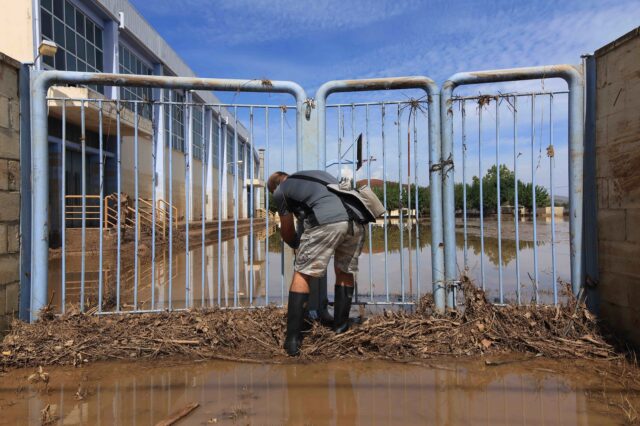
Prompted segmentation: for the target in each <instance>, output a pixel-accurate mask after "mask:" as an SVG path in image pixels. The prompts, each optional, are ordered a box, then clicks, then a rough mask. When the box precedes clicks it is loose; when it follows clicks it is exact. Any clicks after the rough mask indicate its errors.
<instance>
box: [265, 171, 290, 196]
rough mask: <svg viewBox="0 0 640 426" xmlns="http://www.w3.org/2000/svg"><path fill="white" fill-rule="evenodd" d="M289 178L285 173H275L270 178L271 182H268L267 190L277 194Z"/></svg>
mask: <svg viewBox="0 0 640 426" xmlns="http://www.w3.org/2000/svg"><path fill="white" fill-rule="evenodd" d="M288 176H289V175H288V174H286V173H285V172H275V173H274V174H272V175H271V176H269V180H268V181H267V188H268V189H269V192H270V193H272V194H273V193H274V192H276V189H277V188H278V185H280V184H281V183H282V182H284V181H285V179H286V178H287V177H288Z"/></svg>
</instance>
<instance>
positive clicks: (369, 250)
mask: <svg viewBox="0 0 640 426" xmlns="http://www.w3.org/2000/svg"><path fill="white" fill-rule="evenodd" d="M536 224H537V230H536V231H537V235H536V241H537V243H536V244H534V242H533V222H531V221H530V220H524V221H522V222H520V224H519V232H520V243H519V247H518V249H517V250H516V243H515V239H514V235H513V234H514V232H513V228H514V224H513V218H512V217H511V219H509V218H503V223H502V227H501V229H502V232H503V233H502V239H501V240H499V239H498V238H497V233H496V228H497V223H496V221H495V219H491V218H487V219H485V230H484V233H485V236H484V252H483V251H482V239H481V238H480V233H479V232H480V231H479V221H478V220H477V219H469V222H468V226H467V229H468V231H467V238H466V244H465V237H464V232H463V227H462V223H458V226H457V229H456V230H457V234H456V237H457V238H456V245H457V247H456V249H457V254H458V267H459V270H460V271H463V270H464V269H465V259H466V269H467V273H468V275H469V276H470V277H471V278H473V279H474V280H475V281H476V282H477V283H478V285H483V284H484V286H485V288H486V290H487V294H488V296H489V297H490V298H491V299H492V300H495V301H499V300H500V293H499V287H500V279H501V277H502V283H503V295H504V301H505V302H508V301H515V300H516V297H517V296H516V295H517V293H516V291H517V288H518V284H519V286H520V292H521V293H520V294H521V299H522V301H523V302H530V301H533V300H535V293H536V291H535V289H534V285H533V283H534V282H536V279H535V278H536V271H537V283H538V288H537V290H538V291H537V293H538V297H539V302H541V303H551V302H553V282H554V279H553V276H554V269H555V276H556V282H559V281H560V280H564V281H569V278H570V269H569V223H568V221H565V220H564V219H563V218H557V219H556V224H555V226H556V237H555V243H554V244H551V223H550V221H549V220H548V219H538V221H537V223H536ZM404 225H405V226H404V228H403V232H402V233H401V232H400V227H399V226H398V224H397V220H396V222H391V223H390V224H389V225H388V227H387V231H386V248H387V250H386V253H387V254H386V256H385V230H384V227H382V226H375V225H372V226H371V238H370V240H371V244H370V243H369V239H367V241H366V242H365V246H364V250H363V253H362V255H361V256H360V272H359V274H358V277H357V283H358V292H357V294H358V296H357V299H358V300H359V301H375V302H389V301H391V302H398V301H409V300H415V299H416V298H417V297H419V296H420V295H423V294H425V293H429V292H430V291H431V244H430V243H431V230H430V226H429V223H428V222H418V223H417V224H416V223H415V221H413V222H410V223H408V224H407V221H405V224H404ZM263 226H264V225H263ZM253 235H254V237H253V238H250V236H249V235H247V234H246V233H245V235H241V236H239V238H238V239H237V240H234V239H228V240H223V241H222V242H220V243H219V242H218V240H217V239H216V240H213V241H206V243H205V248H204V256H203V250H202V241H201V238H193V237H192V238H191V240H190V247H189V251H187V250H186V249H185V248H184V245H182V246H180V247H178V246H176V247H174V250H173V258H172V260H171V261H170V260H169V256H168V253H167V252H166V250H164V251H163V250H158V253H157V254H156V262H155V265H154V269H153V270H152V268H151V262H150V261H146V262H143V261H141V262H140V263H139V265H138V277H139V279H138V282H139V284H138V289H137V292H136V290H135V289H134V284H133V283H134V276H135V273H134V261H133V256H132V255H131V253H128V254H127V253H125V252H123V255H122V258H121V274H120V307H121V308H122V309H124V310H127V309H130V308H131V307H132V305H133V304H134V302H135V301H136V300H137V302H138V307H139V308H140V309H165V308H168V307H171V308H174V309H175V308H185V307H197V306H213V305H221V306H243V305H250V304H254V305H261V304H265V303H276V304H282V303H283V302H284V301H285V300H286V296H287V287H288V284H289V283H288V280H287V278H286V277H285V275H284V273H283V268H284V265H285V264H287V263H289V262H292V261H293V257H292V255H284V254H283V252H282V246H281V245H282V242H281V240H280V237H279V234H278V233H277V231H276V229H275V228H274V227H271V229H269V232H267V230H266V229H264V228H263V227H262V228H259V227H256V232H255V233H254V234H253ZM267 236H268V239H267ZM401 237H402V241H401ZM499 241H500V242H501V244H500V245H499V244H498V242H499ZM146 249H147V251H148V247H147V248H146ZM552 251H554V252H555V262H553V258H552ZM465 254H466V255H465ZM536 257H537V259H536ZM80 260H81V256H79V255H73V254H71V253H70V254H68V255H67V257H66V275H65V276H66V290H65V291H66V301H67V303H74V304H77V303H79V301H80V292H81V287H82V280H81V274H80V270H81V262H80ZM536 261H537V268H536ZM516 265H519V270H520V274H519V278H517V275H516ZM332 269H333V266H332V265H331V264H330V265H329V271H332ZM85 271H86V272H85V282H84V286H85V297H86V301H87V303H89V304H90V303H94V304H95V301H96V300H97V298H98V278H99V276H100V274H102V279H103V283H104V288H103V301H104V300H110V303H111V304H110V307H109V309H113V308H114V307H115V306H114V305H115V303H116V301H117V287H118V285H117V279H116V277H117V273H116V271H117V264H116V256H115V253H114V252H110V253H107V252H106V251H105V260H104V261H103V265H102V268H100V265H99V262H98V256H97V253H96V252H92V253H89V254H88V255H87V256H86V257H85ZM332 275H333V273H332V272H330V273H329V277H330V278H329V283H331V281H332ZM50 282H51V283H52V285H50V289H49V290H50V293H51V296H53V297H54V299H53V300H54V304H55V305H56V306H60V297H61V294H62V288H61V267H60V259H52V260H51V261H50ZM332 289H333V286H332V285H329V293H331V291H332ZM136 293H137V294H136ZM105 303H106V302H105Z"/></svg>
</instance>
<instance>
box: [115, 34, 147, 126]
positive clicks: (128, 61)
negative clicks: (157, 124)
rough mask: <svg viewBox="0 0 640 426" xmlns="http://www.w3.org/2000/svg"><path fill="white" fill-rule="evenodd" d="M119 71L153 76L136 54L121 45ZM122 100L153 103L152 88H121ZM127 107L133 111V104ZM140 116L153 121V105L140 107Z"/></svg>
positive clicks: (127, 104) (144, 104) (145, 104)
mask: <svg viewBox="0 0 640 426" xmlns="http://www.w3.org/2000/svg"><path fill="white" fill-rule="evenodd" d="M118 57H119V59H118V62H119V70H120V74H143V75H151V74H153V71H152V69H151V67H150V66H148V65H147V64H145V63H144V62H143V61H142V59H140V58H139V57H138V56H137V55H136V54H134V53H133V52H132V51H131V50H129V49H127V48H126V47H124V46H122V45H120V48H119V55H118ZM120 99H122V100H125V101H151V99H152V94H151V88H150V87H121V88H120ZM125 106H126V107H127V108H129V109H131V110H133V108H134V107H133V104H129V103H125ZM138 114H140V116H142V117H144V118H147V119H149V120H151V114H152V110H151V104H150V103H142V104H139V105H138Z"/></svg>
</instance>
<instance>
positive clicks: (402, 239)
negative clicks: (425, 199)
mask: <svg viewBox="0 0 640 426" xmlns="http://www.w3.org/2000/svg"><path fill="white" fill-rule="evenodd" d="M400 118H401V117H400V104H397V105H396V127H397V129H398V216H399V221H400V292H401V293H402V294H401V296H400V300H401V301H402V302H403V303H404V221H403V213H402V210H403V207H404V206H403V203H402V129H401V128H400V127H401V126H400Z"/></svg>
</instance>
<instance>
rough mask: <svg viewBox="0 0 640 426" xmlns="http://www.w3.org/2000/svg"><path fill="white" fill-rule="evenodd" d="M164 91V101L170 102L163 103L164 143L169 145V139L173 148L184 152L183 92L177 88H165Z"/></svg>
mask: <svg viewBox="0 0 640 426" xmlns="http://www.w3.org/2000/svg"><path fill="white" fill-rule="evenodd" d="M164 92H165V94H164V101H165V102H172V103H171V104H165V107H164V117H165V120H164V122H165V126H164V129H165V144H166V145H167V146H169V141H170V140H171V142H172V143H171V147H172V148H173V149H175V150H177V151H180V152H184V94H183V93H182V92H180V91H177V90H166V91H164ZM170 120H171V122H172V125H173V127H172V128H171V134H170V133H169V121H170Z"/></svg>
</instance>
